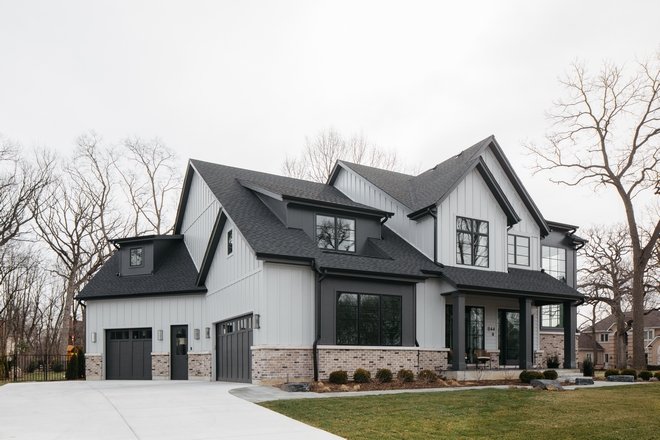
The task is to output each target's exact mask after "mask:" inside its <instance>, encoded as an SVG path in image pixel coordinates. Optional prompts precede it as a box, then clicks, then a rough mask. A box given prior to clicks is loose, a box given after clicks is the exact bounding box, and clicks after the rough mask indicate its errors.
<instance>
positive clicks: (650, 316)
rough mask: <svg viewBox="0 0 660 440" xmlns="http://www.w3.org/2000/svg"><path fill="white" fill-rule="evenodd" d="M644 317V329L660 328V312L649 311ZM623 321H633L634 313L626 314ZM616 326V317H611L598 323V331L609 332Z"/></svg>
mask: <svg viewBox="0 0 660 440" xmlns="http://www.w3.org/2000/svg"><path fill="white" fill-rule="evenodd" d="M645 313H646V314H645V315H644V328H659V327H660V311H658V310H647V311H646V312H645ZM623 317H624V318H623V320H624V321H625V322H628V321H630V320H631V319H633V314H632V312H624V313H623ZM614 324H616V316H614V315H609V316H606V317H605V318H603V319H601V320H600V321H598V322H596V326H595V327H596V331H597V332H605V331H608V329H609V328H610V327H612V326H613V325H614ZM585 331H591V327H588V328H587V330H585Z"/></svg>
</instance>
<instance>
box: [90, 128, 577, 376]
mask: <svg viewBox="0 0 660 440" xmlns="http://www.w3.org/2000/svg"><path fill="white" fill-rule="evenodd" d="M575 229H576V227H574V226H570V225H565V224H561V223H553V222H548V221H546V220H545V219H544V217H543V216H542V215H541V213H540V212H539V210H538V209H537V207H536V205H535V204H534V202H533V201H532V199H531V198H530V196H529V194H528V193H527V191H526V190H525V188H524V187H523V185H522V183H521V181H520V179H519V178H518V176H517V175H516V173H515V172H514V170H513V169H512V167H511V165H510V163H509V161H508V160H507V158H506V157H505V156H504V153H503V151H502V149H501V148H500V146H499V145H498V144H497V142H496V141H495V138H494V137H489V138H487V139H484V140H483V141H481V142H479V143H477V144H475V145H473V146H472V147H470V148H468V149H467V150H465V151H463V152H461V153H460V154H458V155H456V156H454V157H452V158H450V159H449V160H447V161H445V162H443V163H441V164H439V165H437V166H435V167H433V168H431V169H430V170H428V171H426V172H424V173H422V174H420V175H418V176H411V175H407V174H401V173H396V172H391V171H385V170H381V169H377V168H372V167H367V166H363V165H356V164H352V163H348V162H344V161H339V162H337V164H336V166H335V168H334V170H333V172H332V175H331V177H330V179H329V181H328V183H327V184H320V183H313V182H308V181H303V180H298V179H292V178H287V177H281V176H275V175H270V174H265V173H260V172H256V171H250V170H244V169H239V168H232V167H228V166H223V165H216V164H212V163H207V162H202V161H197V160H191V161H190V162H189V164H188V169H187V173H186V178H185V182H184V187H183V191H182V195H181V200H180V203H179V208H178V213H177V218H176V225H175V230H174V235H170V236H149V237H133V238H125V239H119V240H115V241H114V243H115V245H116V246H117V248H118V251H117V252H116V253H115V254H114V255H113V257H112V258H111V259H110V260H109V261H108V262H107V263H106V264H105V265H104V266H103V268H102V269H101V270H100V272H99V273H98V274H97V275H96V276H95V277H94V278H93V279H92V280H91V281H90V282H89V284H88V285H87V286H86V287H85V288H84V289H83V291H82V292H81V293H80V295H78V299H79V300H82V301H84V302H85V303H86V306H87V309H86V310H87V312H86V320H87V332H86V334H87V341H86V342H87V344H86V347H87V378H88V379H92V378H96V379H100V378H105V379H132V378H134V379H200V380H229V381H239V382H252V383H258V384H265V383H275V382H283V381H287V380H294V379H295V380H300V379H308V380H309V379H312V378H313V379H324V378H327V377H328V375H329V373H330V372H332V371H334V370H339V369H342V370H346V371H348V372H349V374H352V372H353V371H354V370H355V369H356V368H367V369H369V370H371V371H372V373H375V371H376V369H377V368H389V369H391V370H393V371H397V370H398V369H400V368H406V369H411V370H413V371H415V372H416V371H418V370H420V369H432V370H436V371H440V370H458V371H460V370H465V369H466V368H467V367H468V365H470V364H474V363H475V362H476V359H475V350H480V349H485V350H487V351H488V352H490V355H491V357H492V358H493V362H492V364H493V365H492V366H494V367H497V366H499V365H501V366H504V365H512V366H515V367H519V368H532V367H533V366H535V365H538V366H541V364H543V362H544V361H545V358H546V357H547V356H549V355H552V354H557V355H559V356H560V359H561V361H562V362H563V365H564V366H565V367H567V368H574V367H575V364H576V354H575V353H576V345H575V331H576V317H577V314H576V307H577V305H578V304H580V303H581V302H582V300H583V296H582V295H581V294H580V293H579V292H578V291H576V290H575V258H576V257H575V253H576V249H578V248H579V247H580V246H582V245H583V244H584V240H582V239H580V238H579V237H577V236H575V235H574V232H575ZM542 268H545V271H544V270H542Z"/></svg>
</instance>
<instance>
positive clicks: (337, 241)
mask: <svg viewBox="0 0 660 440" xmlns="http://www.w3.org/2000/svg"><path fill="white" fill-rule="evenodd" d="M316 243H317V245H318V247H320V248H321V249H334V250H336V251H346V252H355V220H354V219H348V218H341V217H333V216H329V215H321V214H317V215H316Z"/></svg>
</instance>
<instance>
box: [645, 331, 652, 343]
mask: <svg viewBox="0 0 660 440" xmlns="http://www.w3.org/2000/svg"><path fill="white" fill-rule="evenodd" d="M651 339H653V330H647V331H645V332H644V340H645V341H650V340H651Z"/></svg>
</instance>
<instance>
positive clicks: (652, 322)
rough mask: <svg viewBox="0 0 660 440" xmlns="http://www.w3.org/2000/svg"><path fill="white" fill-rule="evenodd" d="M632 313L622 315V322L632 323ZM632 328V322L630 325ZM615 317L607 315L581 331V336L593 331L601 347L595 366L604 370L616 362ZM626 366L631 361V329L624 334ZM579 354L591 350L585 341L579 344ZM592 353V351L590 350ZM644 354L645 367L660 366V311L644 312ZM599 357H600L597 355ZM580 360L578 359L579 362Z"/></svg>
mask: <svg viewBox="0 0 660 440" xmlns="http://www.w3.org/2000/svg"><path fill="white" fill-rule="evenodd" d="M632 319H633V316H632V312H625V313H624V322H630V321H632ZM632 324H633V326H634V324H635V323H634V322H633V323H632ZM616 329H617V325H616V317H615V316H614V315H609V316H607V317H605V318H604V319H602V320H600V321H598V322H596V324H595V325H594V326H593V329H592V327H588V328H586V329H585V330H584V331H583V334H585V333H586V334H591V333H592V332H594V331H595V334H596V341H597V342H598V344H599V345H600V346H601V347H602V349H603V353H602V358H598V362H596V363H597V364H602V365H603V367H604V368H608V367H613V366H615V365H616V364H617V361H616V348H615V340H616V339H615V335H616ZM625 339H626V341H627V344H626V365H627V364H628V363H629V362H630V361H631V357H632V352H633V348H632V347H633V332H632V328H631V329H629V330H628V331H627V332H626V337H625ZM578 343H579V351H580V353H582V352H584V353H587V352H588V350H589V349H590V348H591V346H590V345H588V344H587V341H586V340H585V341H584V344H583V343H582V340H580V341H579V342H578ZM592 352H593V349H592ZM644 352H645V355H646V363H647V365H660V311H658V310H647V311H645V312H644ZM599 356H600V355H599ZM581 360H582V358H581V359H580V361H581Z"/></svg>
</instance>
